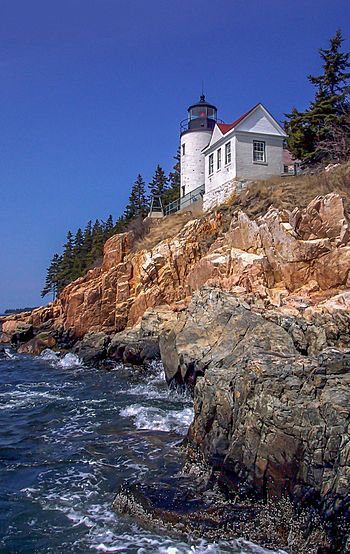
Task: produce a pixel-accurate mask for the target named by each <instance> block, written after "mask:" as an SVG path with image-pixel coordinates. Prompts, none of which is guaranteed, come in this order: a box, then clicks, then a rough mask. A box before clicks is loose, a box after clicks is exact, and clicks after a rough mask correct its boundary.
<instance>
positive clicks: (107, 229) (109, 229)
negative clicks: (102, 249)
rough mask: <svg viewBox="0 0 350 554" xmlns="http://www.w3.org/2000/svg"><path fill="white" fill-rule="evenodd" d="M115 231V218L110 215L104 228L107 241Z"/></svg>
mask: <svg viewBox="0 0 350 554" xmlns="http://www.w3.org/2000/svg"><path fill="white" fill-rule="evenodd" d="M113 229H114V223H113V217H112V214H110V215H109V216H108V219H107V221H106V223H105V224H104V228H103V236H104V239H105V240H107V239H109V238H110V237H111V236H112V235H113Z"/></svg>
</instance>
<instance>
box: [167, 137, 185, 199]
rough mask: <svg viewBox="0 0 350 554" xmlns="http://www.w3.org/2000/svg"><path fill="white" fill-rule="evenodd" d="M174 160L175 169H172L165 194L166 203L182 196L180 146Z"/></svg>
mask: <svg viewBox="0 0 350 554" xmlns="http://www.w3.org/2000/svg"><path fill="white" fill-rule="evenodd" d="M174 160H175V162H176V163H175V165H174V167H173V170H172V171H170V173H169V178H168V183H169V188H168V190H167V191H166V193H165V195H164V203H165V204H170V203H171V202H174V201H175V200H177V199H178V198H180V181H181V170H180V161H181V154H180V146H179V148H178V149H177V152H176V156H174Z"/></svg>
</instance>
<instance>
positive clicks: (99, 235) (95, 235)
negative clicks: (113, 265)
mask: <svg viewBox="0 0 350 554" xmlns="http://www.w3.org/2000/svg"><path fill="white" fill-rule="evenodd" d="M91 236H92V243H91V250H90V252H89V253H88V255H87V260H86V262H87V264H86V267H87V268H88V269H89V268H90V267H92V266H93V265H94V263H95V262H96V261H97V260H99V259H100V258H101V257H102V254H103V245H104V242H105V241H104V236H103V226H102V224H101V222H100V221H99V220H98V219H96V221H95V223H94V225H93V227H92V233H91Z"/></svg>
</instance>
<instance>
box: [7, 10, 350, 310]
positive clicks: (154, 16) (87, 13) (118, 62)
mask: <svg viewBox="0 0 350 554" xmlns="http://www.w3.org/2000/svg"><path fill="white" fill-rule="evenodd" d="M338 27H340V28H341V29H342V30H343V34H344V36H345V38H346V41H345V43H344V48H345V49H347V50H350V3H349V0H333V1H332V2H330V1H329V0H293V1H281V0H264V1H262V0H250V1H249V2H246V1H245V0H216V1H215V2H212V1H209V0H148V1H145V0H49V1H48V0H42V1H39V0H30V1H29V0H0V74H1V81H0V82H1V86H0V106H1V108H0V129H1V133H0V207H1V211H0V214H1V217H0V264H1V266H0V312H1V311H2V310H4V309H5V308H8V307H19V306H28V305H38V304H39V303H41V302H42V301H41V299H40V290H41V287H42V284H43V281H44V278H45V272H46V267H47V266H48V264H49V262H50V259H51V257H52V255H53V254H54V253H55V252H57V251H58V252H59V251H60V249H61V247H62V244H63V243H64V241H65V235H66V232H67V230H68V229H71V230H72V231H75V230H76V229H77V228H78V227H79V226H84V225H85V224H86V222H87V221H88V220H89V219H96V218H101V219H106V218H107V216H108V214H109V213H112V214H113V216H114V217H116V216H118V215H119V214H120V213H121V212H122V211H123V207H124V206H125V203H126V201H127V197H128V194H129V191H130V187H131V185H132V183H133V182H134V180H135V178H136V176H137V174H138V173H141V174H142V175H143V176H144V178H145V179H146V181H149V180H150V179H151V177H152V174H153V172H154V169H155V167H156V165H157V164H158V163H160V164H161V165H162V166H163V167H164V169H165V170H166V171H169V170H170V169H171V167H172V165H173V160H172V156H173V155H174V154H175V153H176V149H177V144H178V130H179V122H180V120H181V119H183V118H184V117H185V116H186V108H187V106H188V105H189V104H191V103H192V102H193V101H196V100H197V98H198V96H199V94H200V90H201V82H202V80H204V83H205V92H206V95H207V99H208V100H210V101H212V102H213V103H215V104H216V105H217V106H218V109H219V117H221V119H223V120H225V121H227V122H230V121H232V120H233V119H235V118H236V117H238V116H239V115H240V114H241V113H242V112H245V111H246V110H247V109H249V108H250V107H251V106H253V105H254V104H256V103H257V102H262V103H263V104H265V105H266V107H267V108H268V109H269V110H270V111H271V112H272V113H273V115H274V116H275V117H276V118H277V119H282V118H283V114H284V113H285V112H288V111H289V110H290V109H291V108H292V106H297V107H298V108H300V109H301V108H304V107H305V106H306V105H307V104H308V102H309V100H310V99H311V97H312V92H313V91H312V87H311V85H310V84H309V83H308V82H307V79H306V75H308V74H310V73H311V74H315V73H316V74H317V73H318V72H319V68H320V66H319V56H318V52H317V51H318V48H320V47H325V46H327V42H328V39H329V38H330V37H331V36H332V35H333V34H334V32H335V30H336V29H337V28H338Z"/></svg>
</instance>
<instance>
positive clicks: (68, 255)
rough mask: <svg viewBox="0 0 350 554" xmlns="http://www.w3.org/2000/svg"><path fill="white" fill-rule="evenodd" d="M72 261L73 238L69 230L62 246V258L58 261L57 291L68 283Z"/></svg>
mask: <svg viewBox="0 0 350 554" xmlns="http://www.w3.org/2000/svg"><path fill="white" fill-rule="evenodd" d="M73 263H74V240H73V235H72V233H71V231H68V233H67V241H66V243H65V245H64V247H63V254H62V260H61V263H60V272H59V274H58V281H59V284H60V286H59V289H58V291H57V292H58V293H59V292H60V291H61V288H63V287H65V286H66V285H68V283H70V282H71V280H72V278H71V277H72V269H73Z"/></svg>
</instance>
